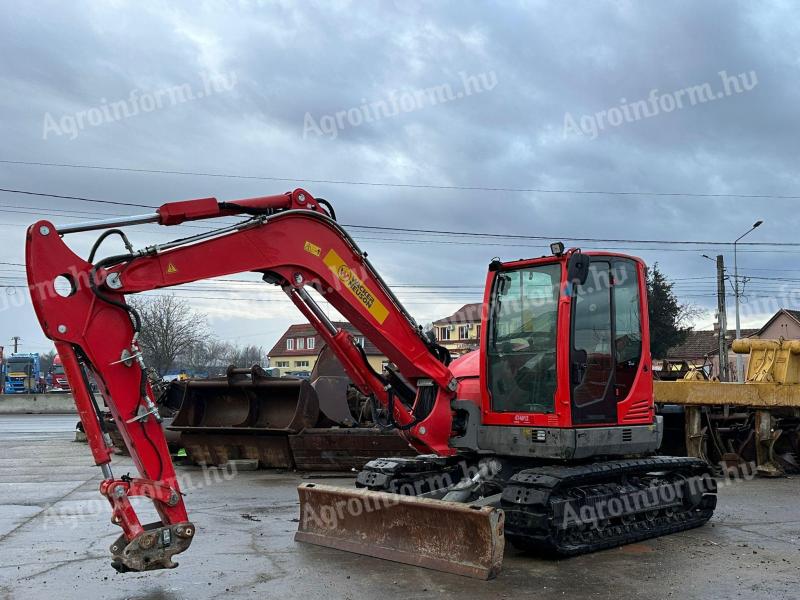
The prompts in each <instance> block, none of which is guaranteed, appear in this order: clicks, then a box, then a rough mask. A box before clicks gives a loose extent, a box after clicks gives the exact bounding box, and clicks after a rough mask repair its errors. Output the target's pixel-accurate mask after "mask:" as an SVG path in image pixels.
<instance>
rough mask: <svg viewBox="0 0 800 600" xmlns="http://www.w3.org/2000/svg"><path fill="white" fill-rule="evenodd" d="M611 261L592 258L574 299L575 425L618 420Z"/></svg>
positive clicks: (573, 389)
mask: <svg viewBox="0 0 800 600" xmlns="http://www.w3.org/2000/svg"><path fill="white" fill-rule="evenodd" d="M613 340H614V297H613V279H612V274H611V262H610V260H606V259H602V258H600V259H598V258H592V260H591V263H590V265H589V276H588V277H587V278H586V281H585V283H583V284H580V285H575V287H574V290H573V298H572V328H571V344H570V345H571V348H570V381H571V391H572V422H573V424H574V425H591V424H601V423H616V421H617V398H616V394H615V355H614V344H613Z"/></svg>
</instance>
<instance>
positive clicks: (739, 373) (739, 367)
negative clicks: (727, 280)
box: [733, 221, 764, 383]
mask: <svg viewBox="0 0 800 600" xmlns="http://www.w3.org/2000/svg"><path fill="white" fill-rule="evenodd" d="M763 222H764V221H756V222H755V223H754V224H753V226H752V227H751V228H750V229H748V230H747V231H745V232H744V233H743V234H742V235H740V236H739V237H738V238H736V241H735V242H733V289H734V293H735V294H736V339H737V340H738V339H739V338H741V337H742V325H741V322H740V319H739V299H740V298H741V297H742V292H741V290H740V289H739V260H738V259H737V256H736V244H738V243H739V241H740V240H741V239H742V238H743V237H744V236H746V235H747V234H748V233H750V232H751V231H753V230H754V229H756V228H757V227H760V226H761V224H762V223H763ZM736 379H737V381H738V382H739V383H744V360H743V359H742V355H741V354H737V355H736Z"/></svg>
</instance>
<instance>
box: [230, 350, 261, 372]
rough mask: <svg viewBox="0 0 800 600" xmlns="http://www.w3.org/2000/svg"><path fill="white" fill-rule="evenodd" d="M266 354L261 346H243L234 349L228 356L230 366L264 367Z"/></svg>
mask: <svg viewBox="0 0 800 600" xmlns="http://www.w3.org/2000/svg"><path fill="white" fill-rule="evenodd" d="M265 358H266V353H265V352H264V348H262V347H261V346H242V347H233V348H232V351H231V352H230V354H229V355H228V360H229V361H230V364H232V365H237V366H240V367H252V366H253V365H263V364H264V362H265Z"/></svg>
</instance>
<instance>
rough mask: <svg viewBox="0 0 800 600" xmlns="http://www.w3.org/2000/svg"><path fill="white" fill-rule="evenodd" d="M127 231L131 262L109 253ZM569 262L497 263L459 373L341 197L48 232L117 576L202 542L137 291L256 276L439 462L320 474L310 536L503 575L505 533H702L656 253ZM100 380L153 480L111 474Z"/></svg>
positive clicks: (702, 493)
mask: <svg viewBox="0 0 800 600" xmlns="http://www.w3.org/2000/svg"><path fill="white" fill-rule="evenodd" d="M235 215H244V216H245V217H246V219H245V220H243V221H241V222H239V223H237V224H235V225H229V226H222V227H220V228H217V229H211V230H208V231H205V232H202V233H199V234H198V235H193V236H190V237H184V238H181V239H177V240H175V241H172V242H168V243H164V244H157V245H152V246H148V247H146V248H143V249H140V250H135V249H134V248H133V246H132V245H131V244H130V242H129V241H128V238H127V236H126V235H125V233H124V232H123V231H122V230H121V229H119V228H118V227H120V226H123V225H133V224H140V223H159V224H161V225H165V226H172V225H178V224H180V223H184V222H187V221H197V220H203V219H212V218H216V217H230V216H235ZM99 229H105V230H106V231H104V232H103V233H102V234H101V235H100V237H99V238H98V240H97V242H96V243H95V244H94V247H93V248H92V250H91V253H90V256H89V258H88V260H84V259H82V258H80V257H79V256H77V255H76V254H75V253H73V252H72V251H71V250H70V249H69V248H68V247H67V246H66V244H65V243H64V241H63V238H64V237H65V236H66V235H68V234H71V233H75V232H82V231H89V230H99ZM110 236H118V237H120V238H121V240H122V241H123V243H124V246H125V250H124V251H122V252H120V253H118V254H113V255H110V256H107V257H105V258H101V259H98V260H96V259H95V255H96V253H97V250H98V248H99V247H100V245H101V243H103V242H104V241H105V240H106V239H107V238H109V237H110ZM551 250H552V255H550V256H544V257H541V258H536V259H530V260H518V261H513V262H506V263H503V262H501V261H499V260H493V261H492V262H491V263H490V264H489V270H488V274H487V278H486V290H485V294H484V302H483V309H482V314H481V315H480V318H481V340H480V350H479V351H476V352H473V353H470V354H467V355H464V356H462V357H460V358H459V359H457V360H456V361H454V362H452V363H451V361H450V356H449V354H448V352H447V350H446V349H445V348H443V347H442V346H440V345H438V344H437V343H436V341H435V339H434V338H433V336H432V335H430V334H428V333H426V332H424V331H423V330H422V328H421V327H420V326H419V325H418V324H417V323H416V322H415V320H414V319H413V317H412V316H411V314H410V313H409V312H408V311H407V310H406V309H405V308H404V307H403V305H402V304H401V303H400V301H399V300H398V299H397V297H396V296H395V295H394V294H393V293H392V291H391V290H390V289H389V287H388V286H387V285H386V283H385V282H384V280H383V279H382V278H381V276H380V275H379V274H378V272H377V271H376V270H375V268H374V267H373V266H372V265H371V264H370V262H369V260H368V258H367V253H366V252H364V251H362V250H361V249H360V248H359V247H358V245H357V244H356V243H355V241H354V240H353V239H352V238H351V237H350V236H349V235H348V234H347V232H346V231H345V230H344V229H343V228H342V227H341V226H340V225H339V224H338V223H337V222H336V215H335V212H334V209H333V207H332V206H331V204H330V203H329V202H327V201H326V200H324V199H322V198H314V197H313V196H311V195H310V194H309V193H308V192H306V191H304V190H302V189H297V190H294V191H293V192H288V193H285V194H280V195H276V196H264V197H258V198H250V199H245V200H236V201H228V202H219V201H217V200H216V199H214V198H205V199H199V200H190V201H184V202H170V203H167V204H164V205H162V206H161V207H160V208H158V209H156V210H155V211H154V212H153V213H149V214H144V215H138V216H132V217H129V218H119V219H108V220H103V221H95V222H90V223H78V224H68V225H65V226H56V225H53V224H52V223H50V222H48V221H39V222H37V223H35V224H34V225H32V226H31V227H30V228H29V230H28V233H27V247H26V265H27V275H28V281H29V284H30V289H31V294H32V298H33V305H34V308H35V310H36V314H37V316H38V318H39V321H40V323H41V326H42V328H43V330H44V332H45V334H46V335H47V336H48V337H49V338H50V339H52V340H53V341H54V342H55V345H56V349H57V351H58V354H59V356H60V357H61V359H62V361H63V364H64V370H65V371H66V374H67V377H68V379H69V383H70V386H71V388H72V390H73V394H74V397H75V402H76V405H77V407H78V411H79V413H80V418H81V421H82V423H83V427H84V429H85V431H86V435H87V438H88V441H89V443H90V446H91V450H92V454H93V456H94V460H95V463H96V464H97V465H99V466H100V467H101V469H102V473H103V480H102V483H101V485H100V492H101V494H103V495H104V496H105V497H106V498H107V499H108V501H109V502H110V504H111V509H112V522H113V523H115V524H117V525H119V526H120V527H121V528H122V535H120V537H119V538H118V539H117V540H116V541H115V542H114V544H113V545H112V546H111V553H112V556H113V561H112V565H113V566H114V567H115V568H116V569H117V570H119V571H145V570H151V569H159V568H170V567H174V566H176V564H175V563H174V562H173V561H172V557H173V556H174V555H175V554H178V553H180V552H183V551H184V550H186V549H187V548H188V547H189V544H190V543H191V541H192V539H193V537H194V535H195V527H194V525H193V524H192V523H191V522H190V521H189V517H188V515H187V512H186V507H185V505H184V501H183V497H182V494H181V490H180V488H179V486H178V483H177V481H176V477H175V471H174V469H173V465H172V463H171V461H170V455H169V451H168V449H167V444H166V442H165V440H164V434H163V431H162V428H161V426H160V424H159V420H160V416H159V412H158V406H157V405H156V401H155V398H154V397H153V393H152V390H151V389H150V386H149V383H148V379H147V377H146V365H145V363H144V360H143V357H142V352H141V349H140V347H139V344H138V342H137V339H138V337H139V335H140V332H141V328H142V322H141V319H140V317H139V315H138V313H137V312H136V310H135V309H134V308H133V307H132V306H131V305H129V304H128V303H127V302H126V301H125V296H126V295H127V294H135V293H138V292H144V291H149V290H154V289H159V288H167V287H171V286H177V285H180V284H184V283H189V282H193V281H198V280H202V279H207V278H212V277H219V276H225V275H230V274H233V273H241V272H247V271H250V272H257V273H260V274H262V275H263V280H264V281H265V282H266V283H267V284H270V285H276V286H279V287H280V288H281V289H282V290H283V291H284V292H285V293H286V295H287V296H288V297H289V299H290V300H291V301H292V302H293V303H294V304H295V305H296V306H297V308H298V309H299V310H300V312H301V313H302V314H303V315H304V316H305V317H306V318H307V319H308V321H309V322H310V323H311V324H312V325H313V326H314V327H315V328H316V329H317V330H318V331H319V333H320V335H321V336H322V337H323V338H324V340H325V342H326V344H327V345H328V346H329V347H330V348H331V349H332V350H333V351H334V352H335V354H336V356H337V357H338V359H339V360H340V361H341V363H342V365H343V366H344V368H345V370H346V372H347V374H348V375H349V377H350V378H351V379H352V381H353V383H354V384H355V386H356V387H357V388H358V390H359V392H360V393H361V394H363V395H364V396H365V397H366V398H368V399H369V401H370V402H371V403H372V410H373V411H374V415H375V420H376V421H377V422H379V423H381V424H382V426H383V427H385V428H391V429H394V430H396V431H397V432H398V434H399V435H401V436H403V437H404V438H405V439H406V440H407V441H408V443H409V444H410V445H411V446H412V447H413V448H414V449H415V450H416V451H417V452H419V453H420V456H417V457H409V458H392V459H381V460H373V461H371V462H369V463H368V464H367V465H365V467H364V469H363V470H362V471H361V472H360V473H359V475H358V477H357V483H356V489H350V488H345V487H334V486H329V485H321V484H314V483H306V484H302V485H301V486H300V487H299V488H298V489H299V495H300V510H301V518H300V525H299V530H298V533H297V536H296V539H298V540H301V541H306V542H312V543H317V544H321V545H325V546H330V547H334V548H339V549H342V550H348V551H353V552H359V553H363V554H369V555H372V556H377V557H381V558H387V559H390V560H395V561H400V562H406V563H410V564H416V565H420V566H424V567H428V568H434V569H440V570H444V571H450V572H454V573H460V574H463V575H469V576H474V577H481V578H488V577H492V576H494V575H495V574H496V573H497V572H498V570H499V568H500V564H501V561H502V556H503V545H504V541H505V539H508V540H509V541H511V542H512V543H513V544H514V545H515V546H518V547H521V548H523V549H526V550H534V551H538V552H541V553H545V554H555V555H562V556H570V555H575V554H580V553H584V552H591V551H595V550H598V549H603V548H609V547H613V546H617V545H621V544H625V543H629V542H632V541H637V540H642V539H646V538H650V537H655V536H659V535H664V534H667V533H672V532H675V531H680V530H685V529H689V528H692V527H698V526H700V525H702V524H704V523H705V522H706V521H707V520H708V519H709V518H710V517H711V515H712V513H713V510H714V507H715V505H716V495H715V492H716V486H715V483H714V480H713V479H712V477H711V474H710V470H709V468H708V466H707V465H706V464H705V463H704V462H702V461H700V460H698V459H693V458H673V457H661V456H656V455H655V453H656V450H657V449H658V447H659V444H660V441H661V436H662V425H661V420H660V418H658V417H657V416H656V415H655V413H654V405H653V385H652V364H651V358H650V351H649V334H648V311H647V300H646V288H645V266H644V263H643V262H642V261H641V260H639V259H637V258H633V257H629V256H624V255H621V254H614V253H608V252H587V253H584V252H581V251H580V250H578V249H571V250H568V251H565V250H564V246H563V244H560V243H556V244H553V245H552V246H551ZM310 290H314V291H315V292H316V294H318V295H319V296H321V297H322V298H324V299H325V300H327V301H328V302H330V304H331V305H332V306H334V307H335V308H336V310H338V311H339V312H340V313H341V314H342V315H343V316H344V317H345V318H346V319H347V320H348V321H349V322H350V323H352V324H353V325H354V326H355V327H356V328H357V329H358V330H359V331H360V332H362V333H363V334H364V335H365V336H366V337H367V338H369V339H370V340H371V341H372V342H373V343H374V344H375V345H376V346H377V347H378V348H379V349H380V350H381V351H382V352H383V353H384V354H385V355H386V356H387V357H388V359H389V361H390V363H389V365H388V367H387V368H386V369H385V370H384V372H382V373H378V372H376V371H374V370H373V369H372V368H371V367H370V365H369V363H368V361H367V360H366V357H365V355H364V353H363V350H362V349H361V347H360V346H359V345H358V344H357V343H356V342H355V340H354V339H353V337H352V336H351V335H350V334H349V333H347V332H346V331H343V330H341V329H338V328H337V327H336V326H334V325H333V324H332V323H331V321H330V320H329V319H328V318H327V316H326V315H325V313H324V312H323V311H322V310H321V309H320V307H319V306H318V304H317V302H316V301H315V300H314V296H312V294H311V293H309V292H310ZM89 373H91V374H92V375H93V377H94V380H95V381H96V382H97V385H98V386H99V389H100V392H101V394H102V397H103V398H104V400H105V403H106V405H107V406H108V408H109V409H110V411H111V413H112V415H113V417H114V419H115V421H116V423H117V425H118V428H119V431H120V433H121V435H122V438H123V439H124V441H125V444H126V445H127V446H128V449H129V451H130V455H131V456H132V457H133V460H134V462H135V465H136V467H137V469H138V471H139V477H130V476H128V475H123V476H120V477H117V476H115V475H114V474H113V472H112V469H111V466H110V463H111V458H112V447H111V441H110V438H109V436H108V435H107V433H106V432H105V431H104V430H103V427H104V424H103V421H102V419H100V418H99V417H98V415H99V414H100V410H99V407H98V405H97V402H96V401H95V397H94V395H93V394H92V393H91V389H90V386H89V384H88V374H89ZM253 418H254V419H257V418H258V415H253ZM137 496H144V497H147V498H149V499H150V500H152V502H153V503H154V505H155V509H156V511H157V512H158V514H159V517H160V521H158V522H156V523H151V524H146V525H144V524H142V523H140V521H139V519H138V517H137V515H136V512H135V510H134V508H133V506H132V505H131V502H130V499H131V498H133V497H137ZM504 533H505V539H504Z"/></svg>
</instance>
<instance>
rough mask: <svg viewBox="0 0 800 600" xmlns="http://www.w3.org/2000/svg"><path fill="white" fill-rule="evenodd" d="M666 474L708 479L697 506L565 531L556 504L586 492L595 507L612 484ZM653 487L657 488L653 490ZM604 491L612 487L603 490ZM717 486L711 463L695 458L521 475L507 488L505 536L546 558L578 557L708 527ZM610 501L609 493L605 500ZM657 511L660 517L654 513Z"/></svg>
mask: <svg viewBox="0 0 800 600" xmlns="http://www.w3.org/2000/svg"><path fill="white" fill-rule="evenodd" d="M655 472H666V476H667V477H669V476H675V475H682V476H684V477H698V476H700V477H703V476H706V477H707V479H705V485H704V491H705V492H706V493H704V494H703V496H702V498H701V499H700V501H699V503H698V504H697V505H695V506H694V507H681V508H680V509H679V510H672V509H670V510H669V511H667V510H656V511H651V513H650V514H649V515H648V514H646V513H641V512H640V513H637V514H634V513H628V514H625V515H621V516H622V517H624V518H615V519H613V520H609V521H608V522H606V523H605V524H604V526H603V527H602V528H598V527H593V526H588V527H584V528H582V529H581V528H579V527H574V528H573V529H570V528H569V527H568V528H567V529H562V528H559V527H557V526H556V525H555V523H556V522H557V521H558V519H557V518H555V517H554V515H555V506H556V504H557V503H558V502H563V501H564V499H565V498H566V497H571V496H569V492H570V491H574V490H575V489H576V488H581V489H582V490H583V491H584V492H585V493H586V497H585V498H586V503H587V504H591V503H592V496H591V494H592V493H595V494H598V492H597V490H598V488H602V486H604V485H605V486H608V484H612V485H613V484H619V483H620V482H622V481H623V480H624V479H625V478H626V477H631V476H633V477H637V476H645V475H646V474H648V473H655ZM645 489H648V488H645ZM649 489H653V488H649ZM602 491H603V492H606V493H607V491H608V489H607V488H606V489H603V490H602ZM715 491H716V483H715V481H714V480H713V479H712V478H711V473H710V469H709V467H708V466H707V465H706V463H705V462H703V461H702V460H699V459H694V458H681V457H654V458H644V459H629V460H619V461H609V462H603V463H595V464H589V465H581V466H567V467H561V466H556V465H549V466H544V467H539V468H534V469H526V470H524V471H520V472H519V473H517V474H516V475H514V477H512V478H511V480H509V482H508V485H507V486H506V487H505V489H504V490H503V501H502V507H503V509H504V510H505V511H506V525H505V528H506V529H505V535H506V539H508V540H509V541H511V543H512V544H514V545H515V546H517V547H518V548H520V549H523V550H531V551H536V552H539V553H545V554H555V555H560V556H575V555H578V554H585V553H589V552H596V551H598V550H604V549H607V548H613V547H615V546H621V545H623V544H629V543H632V542H638V541H642V540H645V539H649V538H654V537H659V536H662V535H667V534H670V533H675V532H678V531H684V530H687V529H692V528H695V527H700V526H701V525H703V524H705V523H706V522H707V521H708V520H709V519H710V518H711V516H712V514H713V512H714V508H715V507H716V495H715V494H714V492H715ZM601 495H602V496H603V497H607V495H604V494H598V496H597V497H599V496H601ZM653 512H655V513H656V514H655V515H653Z"/></svg>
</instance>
